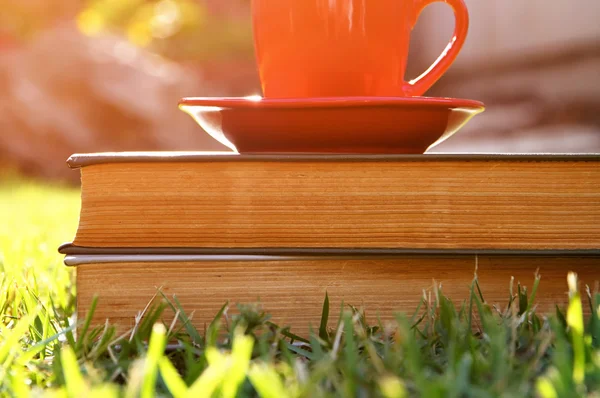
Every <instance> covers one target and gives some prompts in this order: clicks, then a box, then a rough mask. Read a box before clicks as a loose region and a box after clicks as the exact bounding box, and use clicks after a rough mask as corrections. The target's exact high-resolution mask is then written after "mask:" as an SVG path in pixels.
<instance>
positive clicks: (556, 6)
mask: <svg viewBox="0 0 600 398" xmlns="http://www.w3.org/2000/svg"><path fill="white" fill-rule="evenodd" d="M274 1H275V0H274ZM466 2H467V5H468V7H469V11H470V15H471V29H470V32H469V37H468V39H467V42H466V44H465V47H464V49H463V51H462V52H461V54H460V55H459V58H458V60H457V62H456V63H455V64H454V66H453V67H452V68H451V69H450V71H449V72H448V73H447V74H446V75H445V77H444V78H443V79H442V80H440V81H439V82H438V83H437V84H436V85H435V86H434V88H433V89H431V90H430V91H429V92H428V93H427V95H431V96H447V97H461V98H471V99H477V100H481V101H483V102H485V103H486V105H487V111H486V112H485V113H484V114H482V115H480V116H478V117H477V118H475V119H474V120H473V121H472V122H471V123H470V124H469V125H467V127H466V128H465V129H464V130H462V131H461V132H460V133H459V134H457V135H456V136H454V137H452V138H451V139H449V140H448V141H446V142H445V143H443V144H442V145H440V146H439V147H437V148H435V149H434V151H437V152H506V153H516V152H519V153H528V152H563V153H564V152H600V0H569V1H566V0H565V1H559V0H551V1H548V0H527V1H524V0H466ZM0 10H1V12H0V170H16V171H17V172H19V173H23V174H27V175H32V176H37V177H42V178H48V179H55V180H71V181H77V179H78V178H79V173H74V172H72V171H69V170H68V169H67V167H66V165H65V160H66V158H67V157H68V156H69V155H70V154H72V153H76V152H100V151H127V150H225V148H223V147H222V146H220V144H218V143H217V142H215V141H213V139H212V138H210V137H209V136H208V135H207V134H205V133H203V132H202V131H201V129H200V127H198V126H197V125H196V124H195V123H194V122H193V121H192V119H191V118H190V117H189V116H187V115H185V114H184V113H183V112H181V111H179V110H178V108H177V101H178V100H179V99H180V98H181V97H184V96H246V95H253V94H260V85H259V82H258V74H257V70H256V66H255V60H254V49H253V43H252V27H251V20H250V0H89V1H76V0H19V1H14V0H0ZM453 24H454V19H453V16H452V13H451V10H450V9H449V8H448V7H447V6H446V5H444V4H441V3H439V4H434V5H432V6H430V7H428V8H427V9H426V10H425V12H424V13H423V15H422V17H421V19H420V21H419V24H418V25H417V27H416V28H415V31H414V33H413V36H412V42H411V56H410V64H409V72H408V74H409V76H408V77H409V78H412V77H416V76H417V75H419V74H420V73H421V72H422V71H424V70H425V69H426V68H427V67H428V66H429V65H430V64H431V62H432V61H433V60H434V59H435V58H436V57H437V55H438V54H439V53H440V52H441V51H442V49H443V48H444V47H445V44H446V43H447V41H448V39H449V37H450V36H451V34H452V30H453Z"/></svg>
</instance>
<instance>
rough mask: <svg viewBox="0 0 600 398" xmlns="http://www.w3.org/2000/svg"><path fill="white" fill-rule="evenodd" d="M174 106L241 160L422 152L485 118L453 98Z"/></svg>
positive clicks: (191, 101)
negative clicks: (254, 156) (241, 155)
mask: <svg viewBox="0 0 600 398" xmlns="http://www.w3.org/2000/svg"><path fill="white" fill-rule="evenodd" d="M179 107H180V109H181V110H183V111H184V112H186V113H188V114H189V115H190V116H192V117H193V118H194V120H196V122H197V123H198V124H199V125H200V126H201V127H202V128H203V129H204V130H205V131H206V132H207V133H209V134H210V135H211V136H213V137H214V138H215V139H216V140H218V141H219V142H221V143H222V144H224V145H226V146H228V147H229V148H231V149H232V150H234V151H237V152H239V153H248V154H250V153H363V154H364V153H371V154H418V153H424V152H425V151H426V150H427V149H428V148H431V147H433V146H435V145H437V144H439V143H440V142H442V141H444V140H445V139H447V138H448V137H450V136H451V135H452V134H454V133H456V132H457V131H458V130H459V129H460V128H461V127H462V126H464V125H465V124H466V123H467V122H468V121H469V120H470V119H471V118H472V117H473V116H475V115H477V114H478V113H481V112H483V110H484V105H483V104H482V103H481V102H478V101H472V100H463V99H453V98H428V97H409V98H383V97H382V98H379V97H378V98H372V97H365V98H363V97H347V98H304V99H262V98H260V97H256V98H253V97H249V98H183V99H182V100H181V101H179Z"/></svg>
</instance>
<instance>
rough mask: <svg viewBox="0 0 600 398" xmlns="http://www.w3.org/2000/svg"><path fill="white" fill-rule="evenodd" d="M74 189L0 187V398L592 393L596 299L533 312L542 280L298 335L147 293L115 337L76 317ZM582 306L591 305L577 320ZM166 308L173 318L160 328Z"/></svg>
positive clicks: (254, 313) (599, 378) (251, 316)
mask: <svg viewBox="0 0 600 398" xmlns="http://www.w3.org/2000/svg"><path fill="white" fill-rule="evenodd" d="M78 211H79V192H78V191H77V190H76V189H69V188H55V187H47V186H43V185H39V184H32V183H23V182H16V181H14V180H13V181H7V180H0V272H1V276H0V317H1V319H2V321H1V322H0V396H17V397H28V396H32V395H35V396H38V395H49V396H57V397H79V396H98V397H112V396H114V397H117V396H124V397H138V396H141V397H150V396H175V397H187V396H189V397H207V396H220V397H234V396H242V397H246V396H263V397H313V396H314V397H329V396H349V397H354V396H356V397H369V396H374V397H404V396H427V397H521V396H540V397H579V396H594V397H600V392H599V389H600V349H599V346H600V320H599V317H600V307H599V304H600V295H598V294H588V295H586V296H585V297H583V298H582V297H579V293H578V290H577V289H576V285H577V281H576V277H575V276H574V275H571V276H570V277H569V283H568V284H567V273H565V290H567V286H568V289H569V291H570V296H571V300H570V304H569V307H568V308H566V309H557V311H556V313H554V314H549V315H548V316H543V315H545V314H537V313H536V311H535V305H534V302H535V300H534V296H535V290H536V288H537V285H538V284H539V283H542V284H543V283H544V281H543V280H541V281H540V280H539V279H537V278H534V276H533V275H532V280H531V285H530V286H531V289H530V292H529V293H527V291H525V290H524V289H522V288H520V287H516V286H515V287H514V290H515V293H514V294H511V293H510V290H509V289H510V288H509V281H507V297H509V295H510V297H511V299H510V301H509V303H508V306H506V308H503V309H502V310H499V309H495V308H492V307H490V306H489V305H488V304H487V303H486V302H485V292H480V291H479V287H478V284H477V280H476V279H475V280H474V281H473V284H472V286H471V297H470V300H468V301H466V302H464V303H452V302H451V301H450V300H448V299H447V298H446V297H445V296H444V295H443V291H442V290H437V291H433V292H432V294H431V295H429V296H428V298H426V299H425V298H424V299H423V301H422V303H421V306H420V308H418V309H417V308H416V309H415V313H414V314H399V315H398V316H397V319H396V322H394V323H393V324H381V323H380V322H379V321H378V319H376V318H367V317H366V316H365V314H364V313H363V312H361V310H360V309H357V308H353V307H351V306H346V307H345V308H344V309H343V310H342V312H341V317H340V321H339V322H334V321H333V318H331V319H329V318H330V317H329V313H330V312H332V311H339V310H340V309H337V308H329V304H328V300H326V299H325V298H324V299H325V300H324V305H323V319H322V322H321V325H320V326H319V328H318V329H317V330H315V331H314V333H312V334H311V335H310V336H295V335H294V334H293V330H289V329H285V328H281V327H278V326H277V325H274V324H273V323H271V322H270V319H269V316H268V314H265V313H264V312H263V311H262V310H261V308H260V306H259V305H257V304H248V305H243V306H240V307H239V311H238V315H230V314H229V312H228V311H227V308H228V306H227V305H225V306H224V307H223V309H222V311H221V312H219V313H218V314H215V319H214V321H213V322H212V323H211V324H210V325H207V328H206V330H196V329H195V328H193V327H192V326H191V325H190V324H189V322H187V315H186V314H185V313H184V312H183V311H182V309H181V308H180V307H179V305H178V303H177V301H176V300H174V299H173V298H170V299H169V300H167V299H166V298H165V297H162V296H160V295H159V296H158V297H159V298H160V299H157V300H155V302H154V305H153V306H151V307H150V308H149V309H148V310H147V312H146V314H145V315H146V317H145V318H143V320H140V322H139V323H138V324H137V325H136V328H135V332H133V333H127V334H125V335H123V336H117V335H116V334H115V330H114V329H113V328H111V327H110V325H106V326H105V327H102V328H98V329H95V330H92V329H90V328H88V327H87V320H79V322H80V329H79V336H75V331H74V318H73V313H74V311H75V301H74V298H75V289H74V282H73V281H74V280H73V271H72V270H70V269H68V268H66V267H65V266H63V265H62V257H61V256H60V255H59V254H58V253H57V252H56V249H57V246H58V245H59V244H60V243H62V242H64V241H68V240H70V239H71V238H72V236H73V234H74V232H75V228H76V223H77V214H78ZM583 306H591V308H592V313H593V315H592V317H591V318H589V319H587V320H585V322H584V318H583V315H582V308H583ZM165 311H175V312H177V313H178V318H179V320H180V322H179V323H177V324H175V325H173V324H163V323H161V319H162V314H163V313H165Z"/></svg>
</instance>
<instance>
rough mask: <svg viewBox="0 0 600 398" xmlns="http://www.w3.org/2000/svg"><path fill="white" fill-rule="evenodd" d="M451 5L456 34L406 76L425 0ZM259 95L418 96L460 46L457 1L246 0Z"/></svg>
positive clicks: (463, 28) (464, 22) (462, 32)
mask: <svg viewBox="0 0 600 398" xmlns="http://www.w3.org/2000/svg"><path fill="white" fill-rule="evenodd" d="M437 1H440V2H443V3H446V4H448V5H450V6H451V7H452V9H453V10H454V14H455V17H456V25H455V26H456V27H455V31H454V35H453V37H452V39H451V40H450V42H449V44H448V46H447V47H446V49H445V50H444V51H443V52H442V55H440V57H439V58H438V59H437V61H436V62H435V63H434V64H433V65H432V66H431V68H429V69H428V70H427V71H426V72H425V73H424V74H423V75H422V76H420V77H419V78H417V79H415V80H413V81H411V82H406V81H405V76H404V74H405V70H406V61H407V58H408V48H409V42H410V32H411V30H412V29H413V27H414V26H415V24H416V22H417V19H418V17H419V14H420V13H421V11H423V9H424V8H425V7H426V6H428V5H429V4H431V3H434V2H437ZM252 17H253V28H254V45H255V50H256V56H257V61H258V68H259V73H260V79H261V83H262V90H263V96H264V97H265V98H303V97H306V98H314V97H342V96H384V97H388V96H389V97H403V96H420V95H423V94H424V93H425V92H426V91H427V89H429V88H430V87H431V86H432V85H433V84H434V83H435V82H436V81H437V80H438V79H439V78H440V77H441V76H442V75H443V74H444V72H446V70H447V69H448V68H449V67H450V65H451V64H452V62H453V61H454V59H455V58H456V56H457V55H458V52H459V51H460V49H461V48H462V46H463V43H464V41H465V38H466V36H467V30H468V27H469V15H468V12H467V7H466V6H465V3H464V2H463V0H252Z"/></svg>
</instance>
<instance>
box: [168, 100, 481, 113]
mask: <svg viewBox="0 0 600 398" xmlns="http://www.w3.org/2000/svg"><path fill="white" fill-rule="evenodd" d="M178 106H179V107H180V108H196V107H217V108H258V109H293V108H303V109H306V108H353V107H362V106H414V107H421V106H425V107H436V106H439V107H447V108H469V109H480V110H481V111H483V110H485V104H484V103H483V102H481V101H477V100H471V99H461V98H450V97H315V98H259V97H257V98H254V97H184V98H181V99H180V100H179V102H178Z"/></svg>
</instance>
